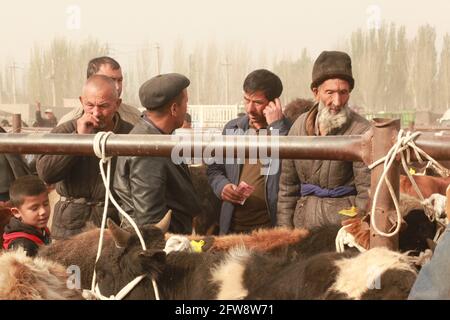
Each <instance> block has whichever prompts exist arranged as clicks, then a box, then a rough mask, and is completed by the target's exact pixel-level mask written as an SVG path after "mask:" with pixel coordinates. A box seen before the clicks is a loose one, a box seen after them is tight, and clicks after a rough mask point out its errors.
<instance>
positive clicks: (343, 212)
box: [339, 207, 358, 218]
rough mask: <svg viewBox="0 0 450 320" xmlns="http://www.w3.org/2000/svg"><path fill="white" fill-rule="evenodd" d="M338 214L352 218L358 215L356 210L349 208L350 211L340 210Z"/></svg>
mask: <svg viewBox="0 0 450 320" xmlns="http://www.w3.org/2000/svg"><path fill="white" fill-rule="evenodd" d="M339 214H342V215H343V216H347V217H350V218H353V217H355V216H356V215H357V214H358V208H356V207H351V208H350V209H342V210H341V211H339Z"/></svg>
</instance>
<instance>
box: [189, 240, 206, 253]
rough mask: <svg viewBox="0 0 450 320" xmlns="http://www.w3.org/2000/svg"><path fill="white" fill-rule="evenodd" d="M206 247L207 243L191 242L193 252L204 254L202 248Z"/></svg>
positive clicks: (201, 241)
mask: <svg viewBox="0 0 450 320" xmlns="http://www.w3.org/2000/svg"><path fill="white" fill-rule="evenodd" d="M204 245H205V241H203V240H200V241H195V240H191V249H192V251H193V252H202V251H203V250H202V247H203V246H204Z"/></svg>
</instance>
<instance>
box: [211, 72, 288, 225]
mask: <svg viewBox="0 0 450 320" xmlns="http://www.w3.org/2000/svg"><path fill="white" fill-rule="evenodd" d="M243 89H244V104H245V111H246V115H245V116H242V117H239V118H237V119H234V120H231V121H230V122H228V123H227V124H226V125H225V128H224V130H223V134H224V135H242V134H259V133H260V132H261V130H267V133H269V134H272V135H273V134H278V135H284V136H285V135H287V134H288V132H289V129H290V122H289V121H288V120H287V119H286V118H285V117H284V115H283V112H282V108H281V103H280V99H279V97H280V96H281V93H282V91H283V84H282V83H281V80H280V78H279V77H278V76H277V75H276V74H274V73H273V72H271V71H268V70H265V69H259V70H255V71H253V72H251V73H250V74H249V75H248V76H247V77H246V79H245V80H244V85H243ZM267 165H268V166H270V164H267V163H264V162H263V161H259V160H258V161H256V163H255V161H249V160H245V163H243V164H239V163H237V162H236V161H234V162H233V163H232V164H223V163H214V164H212V165H210V166H209V167H208V171H207V174H208V181H209V184H210V185H211V187H212V189H213V191H214V193H215V194H216V196H217V197H219V199H221V200H222V208H221V212H220V233H221V234H227V233H249V232H251V231H253V230H256V229H260V228H269V227H272V226H275V225H276V214H277V196H278V184H279V177H280V170H279V169H278V170H276V172H275V173H274V172H273V170H272V171H271V170H262V169H264V168H263V167H264V166H267ZM264 172H265V173H264Z"/></svg>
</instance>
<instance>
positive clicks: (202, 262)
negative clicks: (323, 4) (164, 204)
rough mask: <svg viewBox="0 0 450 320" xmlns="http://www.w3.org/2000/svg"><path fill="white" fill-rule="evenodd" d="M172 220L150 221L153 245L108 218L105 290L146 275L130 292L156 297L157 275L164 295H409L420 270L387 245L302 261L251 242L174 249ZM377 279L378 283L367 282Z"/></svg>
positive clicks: (147, 231) (102, 269)
mask: <svg viewBox="0 0 450 320" xmlns="http://www.w3.org/2000/svg"><path fill="white" fill-rule="evenodd" d="M164 220H165V221H166V223H167V225H166V226H163V228H161V229H160V228H157V227H154V226H147V227H145V228H144V229H143V236H144V238H145V239H153V241H152V243H154V244H155V245H153V246H151V247H150V246H149V247H148V248H147V250H145V251H144V250H142V248H141V245H140V243H139V240H138V237H137V236H136V235H135V234H133V233H130V232H128V231H125V230H123V229H120V228H119V227H117V226H116V225H115V224H114V223H113V222H112V221H109V222H108V224H109V229H110V231H111V236H112V238H113V240H114V243H109V244H107V245H108V247H107V251H108V254H107V255H102V256H101V258H100V259H99V261H98V263H97V266H96V272H97V275H98V287H99V289H100V292H101V294H102V295H104V296H110V295H115V294H117V292H119V291H120V290H121V289H122V288H123V287H124V286H125V285H126V284H128V283H129V282H130V281H132V280H133V279H135V278H136V277H138V276H140V275H146V277H145V278H144V280H143V281H142V282H140V283H139V284H138V285H137V286H136V287H135V288H134V290H132V291H131V292H130V293H129V294H128V295H127V296H126V298H127V299H154V298H155V295H154V292H153V286H152V283H151V278H152V277H153V278H154V279H155V280H156V282H157V283H158V288H159V293H160V296H161V298H162V299H194V300H202V299H245V298H248V299H278V298H281V299H325V298H330V299H332V298H334V299H336V298H339V299H344V298H345V299H364V298H396V299H401V298H406V297H407V295H408V293H409V289H410V287H411V286H412V283H413V282H414V280H415V277H416V273H415V269H414V268H413V267H412V266H411V265H410V264H409V262H408V261H407V258H406V257H405V256H404V255H402V254H400V253H396V252H392V251H389V250H387V249H383V248H381V249H379V248H377V249H374V250H370V251H368V252H366V253H362V254H357V253H344V254H337V253H324V254H319V255H312V256H310V257H309V258H306V257H303V258H301V259H298V260H296V261H294V262H292V261H291V260H290V259H289V258H287V257H279V256H277V257H275V256H272V255H266V254H261V253H256V252H252V251H249V250H247V249H245V248H243V247H237V248H235V249H232V250H230V251H229V252H228V253H188V252H172V253H170V254H168V255H166V254H165V252H164V251H163V243H164V232H165V231H166V229H167V226H168V221H170V219H167V220H166V219H164ZM160 227H161V225H160ZM105 245H106V244H105ZM397 276H398V277H399V278H398V279H397ZM371 283H374V289H368V288H367V287H368V286H369V285H370V284H371ZM399 283H400V284H401V285H400V289H398V286H399ZM374 290H375V291H374ZM376 290H381V291H376Z"/></svg>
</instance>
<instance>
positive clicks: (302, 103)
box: [283, 98, 314, 123]
mask: <svg viewBox="0 0 450 320" xmlns="http://www.w3.org/2000/svg"><path fill="white" fill-rule="evenodd" d="M313 106H314V101H313V100H307V99H300V98H297V99H294V100H292V101H291V102H289V103H288V104H286V106H285V107H284V109H283V114H284V116H285V117H286V118H287V119H288V120H289V121H290V122H291V123H294V122H295V120H297V118H298V117H300V115H302V114H303V113H305V112H308V111H309V110H311V108H312V107H313Z"/></svg>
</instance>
